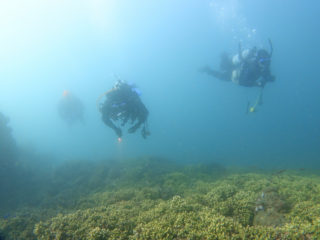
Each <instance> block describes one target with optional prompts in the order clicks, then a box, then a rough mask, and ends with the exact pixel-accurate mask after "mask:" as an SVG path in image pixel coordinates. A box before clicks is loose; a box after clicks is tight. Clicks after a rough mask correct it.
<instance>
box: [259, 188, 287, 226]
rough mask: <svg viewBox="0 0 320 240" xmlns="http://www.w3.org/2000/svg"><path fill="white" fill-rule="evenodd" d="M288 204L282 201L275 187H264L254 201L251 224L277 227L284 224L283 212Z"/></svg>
mask: <svg viewBox="0 0 320 240" xmlns="http://www.w3.org/2000/svg"><path fill="white" fill-rule="evenodd" d="M287 210H288V204H286V202H285V201H283V200H282V199H281V197H280V195H279V194H278V192H277V189H275V188H266V189H265V190H264V191H262V193H261V195H260V196H259V198H258V199H257V201H256V207H255V216H254V219H253V225H261V226H273V227H279V226H283V225H284V224H285V222H286V221H285V216H284V212H286V211H287Z"/></svg>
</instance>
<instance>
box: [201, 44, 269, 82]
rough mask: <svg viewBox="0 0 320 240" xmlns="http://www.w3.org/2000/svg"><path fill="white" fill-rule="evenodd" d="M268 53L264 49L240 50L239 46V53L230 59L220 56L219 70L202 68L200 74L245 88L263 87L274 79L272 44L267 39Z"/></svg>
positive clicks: (226, 56) (225, 55)
mask: <svg viewBox="0 0 320 240" xmlns="http://www.w3.org/2000/svg"><path fill="white" fill-rule="evenodd" d="M269 44H270V49H271V50H270V53H269V52H268V51H266V50H265V49H257V48H256V47H253V48H252V49H245V50H242V48H241V44H239V52H238V54H236V55H235V56H233V57H232V58H230V57H229V56H228V55H227V54H226V53H223V54H222V55H221V61H220V70H219V71H217V70H212V69H211V68H210V67H208V66H207V67H204V68H203V69H201V71H202V72H204V73H207V74H209V75H211V76H213V77H215V78H218V79H220V80H223V81H232V82H233V83H235V84H238V85H240V86H245V87H254V86H257V87H264V86H265V84H266V83H267V82H273V81H274V80H275V77H274V76H273V75H272V74H271V71H270V63H271V57H272V52H273V47H272V42H271V40H270V39H269Z"/></svg>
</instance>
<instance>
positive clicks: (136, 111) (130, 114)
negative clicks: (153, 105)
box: [97, 80, 150, 141]
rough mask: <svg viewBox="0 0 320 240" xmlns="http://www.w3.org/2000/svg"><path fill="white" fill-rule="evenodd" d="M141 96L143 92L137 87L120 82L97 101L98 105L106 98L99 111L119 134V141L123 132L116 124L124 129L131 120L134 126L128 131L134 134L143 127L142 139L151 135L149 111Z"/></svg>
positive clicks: (109, 125) (105, 121)
mask: <svg viewBox="0 0 320 240" xmlns="http://www.w3.org/2000/svg"><path fill="white" fill-rule="evenodd" d="M140 95H141V92H140V91H139V89H138V88H137V87H135V85H132V84H128V83H126V82H124V81H122V80H118V81H117V82H116V84H115V86H114V87H113V88H112V89H111V90H109V91H107V92H106V93H104V94H103V95H101V96H100V97H99V98H98V100H97V103H98V102H99V100H100V99H101V98H102V97H103V96H106V100H105V102H104V103H103V104H100V106H98V109H99V111H100V112H101V113H102V120H103V122H104V123H105V124H106V125H107V126H108V127H110V128H112V129H113V130H114V131H115V133H116V134H117V136H118V141H121V137H122V130H121V128H120V127H119V126H116V124H115V123H116V122H119V123H121V127H124V126H125V125H126V124H127V123H128V121H129V120H130V123H131V125H133V126H131V127H130V128H129V129H128V132H129V133H134V132H135V131H136V130H137V129H138V128H140V127H141V125H142V130H141V134H142V137H143V138H146V137H147V136H149V135H150V132H149V130H148V124H147V118H148V115H149V111H148V109H147V108H146V107H145V105H144V104H143V103H142V101H141V99H140Z"/></svg>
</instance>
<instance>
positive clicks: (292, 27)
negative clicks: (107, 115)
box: [0, 0, 320, 168]
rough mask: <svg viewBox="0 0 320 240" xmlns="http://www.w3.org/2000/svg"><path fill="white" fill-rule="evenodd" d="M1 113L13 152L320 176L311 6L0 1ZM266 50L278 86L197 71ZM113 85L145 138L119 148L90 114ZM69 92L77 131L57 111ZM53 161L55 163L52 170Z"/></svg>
mask: <svg viewBox="0 0 320 240" xmlns="http://www.w3.org/2000/svg"><path fill="white" fill-rule="evenodd" d="M0 9H1V17H0V19H1V21H0V22H1V23H0V24H1V25H0V26H1V27H0V29H1V30H0V31H1V38H0V46H1V55H0V109H1V112H2V113H3V114H5V115H6V116H8V117H9V118H10V126H11V128H12V129H13V137H14V139H15V140H16V142H17V144H18V146H20V147H21V148H27V149H33V150H34V151H37V152H40V153H41V154H46V155H49V156H50V159H55V160H54V161H55V162H60V161H65V160H68V159H77V158H83V159H103V158H114V157H116V158H124V157H132V156H133V157H135V156H145V155H152V156H161V157H165V158H169V159H174V160H177V161H198V160H199V159H203V160H206V161H207V160H210V161H211V160H214V161H215V162H219V163H223V164H227V165H233V164H237V165H240V166H242V165H254V166H257V167H268V166H271V167H274V166H277V167H280V168H281V167H293V168H295V167H310V168H314V167H318V166H319V161H318V160H319V149H320V148H319V143H320V137H319V136H320V129H319V119H320V113H319V105H320V101H319V98H320V97H319V94H318V89H319V87H320V82H319V79H318V76H317V72H318V58H319V57H318V56H319V54H320V48H319V46H318V43H319V37H320V33H319V31H317V29H318V27H317V24H318V22H319V16H318V11H319V9H320V4H319V3H318V2H317V1H310V2H308V4H307V3H302V2H301V1H292V0H290V1H289V0H284V1H281V2H280V1H276V0H272V1H269V0H268V1H266V0H262V1H253V0H245V1H236V0H234V1H231V0H227V1H218V0H217V1H214V0H212V1H207V0H205V1H196V0H191V1H182V0H178V1H174V2H172V1H167V0H166V1H161V2H160V1H157V2H155V1H142V0H138V1H130V2H128V1H111V0H110V1H98V0H96V1H91V2H86V1H68V2H67V3H66V2H65V1H49V2H43V1H37V0H33V1H29V2H28V3H21V2H20V1H10V2H2V3H1V8H0ZM268 38H270V39H271V40H272V42H273V45H274V54H273V58H272V66H271V69H272V72H273V74H274V75H275V76H276V82H274V83H270V84H268V85H267V86H266V88H265V90H264V104H263V105H262V106H261V107H260V108H259V109H258V111H257V112H256V113H254V114H246V107H247V103H248V101H250V102H254V101H255V99H256V96H257V94H258V89H256V88H245V87H240V86H236V85H233V84H232V83H226V82H220V81H219V80H217V79H213V78H210V77H209V76H206V75H204V74H201V73H199V72H198V69H199V68H201V67H203V66H205V65H209V66H210V67H212V68H216V69H217V68H218V66H219V55H220V53H221V52H223V51H227V52H228V53H230V54H233V53H236V51H237V47H238V43H239V41H241V42H242V44H243V46H245V47H252V46H258V47H264V48H268V47H269V45H268ZM115 76H119V77H120V78H121V79H124V80H127V81H129V82H134V83H136V84H137V86H138V87H139V88H140V90H141V91H142V97H141V98H142V101H143V102H144V103H145V105H146V106H147V108H148V109H149V112H150V116H149V127H150V130H151V136H150V137H149V138H148V139H147V140H144V139H142V138H141V136H140V134H139V133H138V132H137V133H136V134H134V135H129V134H125V136H124V137H123V142H122V143H121V144H118V143H117V141H116V136H115V134H114V132H113V131H112V130H111V129H109V128H108V127H106V126H105V125H104V124H103V122H102V121H101V116H100V113H99V112H98V111H97V108H96V100H97V98H98V97H99V95H100V94H102V93H103V92H105V91H107V90H108V89H110V88H111V87H112V85H113V84H114V82H115V81H116V78H115ZM64 90H69V91H70V92H72V93H73V94H75V95H76V96H77V97H78V98H79V99H81V101H82V102H83V104H84V106H85V114H84V124H81V123H78V124H75V125H74V126H72V127H71V128H70V127H68V125H67V124H65V122H63V121H62V120H61V119H60V118H59V115H58V113H57V104H58V102H59V99H60V98H61V95H62V92H63V91H64ZM50 161H51V160H50Z"/></svg>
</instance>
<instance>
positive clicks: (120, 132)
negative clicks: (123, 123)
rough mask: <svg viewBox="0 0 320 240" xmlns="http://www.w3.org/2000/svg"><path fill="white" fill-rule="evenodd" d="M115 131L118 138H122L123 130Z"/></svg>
mask: <svg viewBox="0 0 320 240" xmlns="http://www.w3.org/2000/svg"><path fill="white" fill-rule="evenodd" d="M115 131H116V134H117V135H118V137H119V138H121V137H122V131H121V129H120V128H116V129H115Z"/></svg>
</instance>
